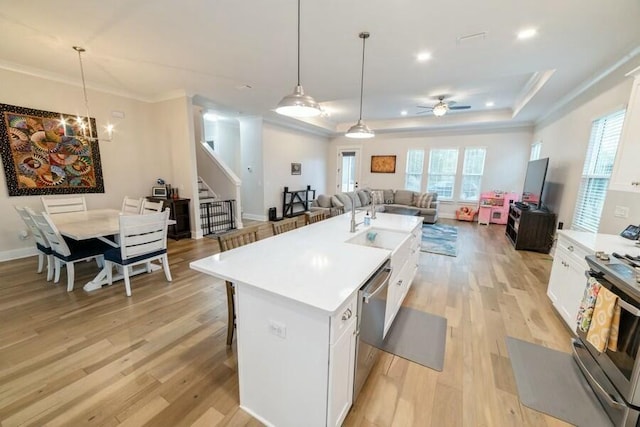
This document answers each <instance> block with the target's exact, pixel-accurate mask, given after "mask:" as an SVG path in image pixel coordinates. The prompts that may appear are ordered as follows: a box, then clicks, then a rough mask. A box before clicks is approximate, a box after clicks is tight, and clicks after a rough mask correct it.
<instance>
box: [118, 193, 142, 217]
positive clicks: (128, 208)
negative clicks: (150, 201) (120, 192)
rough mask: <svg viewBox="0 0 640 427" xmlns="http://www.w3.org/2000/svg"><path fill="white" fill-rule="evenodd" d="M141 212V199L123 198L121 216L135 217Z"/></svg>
mask: <svg viewBox="0 0 640 427" xmlns="http://www.w3.org/2000/svg"><path fill="white" fill-rule="evenodd" d="M141 211H142V199H132V198H130V197H127V196H124V200H123V201H122V210H121V211H120V212H122V213H123V214H129V215H135V214H139V213H140V212H141Z"/></svg>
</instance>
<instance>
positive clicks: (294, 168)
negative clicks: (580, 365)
mask: <svg viewBox="0 0 640 427" xmlns="http://www.w3.org/2000/svg"><path fill="white" fill-rule="evenodd" d="M291 175H302V163H291Z"/></svg>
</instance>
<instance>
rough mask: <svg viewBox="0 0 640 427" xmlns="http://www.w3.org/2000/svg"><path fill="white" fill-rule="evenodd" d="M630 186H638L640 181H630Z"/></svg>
mask: <svg viewBox="0 0 640 427" xmlns="http://www.w3.org/2000/svg"><path fill="white" fill-rule="evenodd" d="M631 185H633V186H638V185H640V181H632V182H631Z"/></svg>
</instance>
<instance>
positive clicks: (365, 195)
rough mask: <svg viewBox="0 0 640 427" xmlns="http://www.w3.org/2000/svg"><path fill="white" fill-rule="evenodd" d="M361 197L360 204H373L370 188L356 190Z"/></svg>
mask: <svg viewBox="0 0 640 427" xmlns="http://www.w3.org/2000/svg"><path fill="white" fill-rule="evenodd" d="M356 193H357V194H358V197H359V198H360V206H369V205H370V204H371V197H370V196H369V191H368V190H358V191H357V192H356Z"/></svg>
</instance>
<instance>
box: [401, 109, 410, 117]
mask: <svg viewBox="0 0 640 427" xmlns="http://www.w3.org/2000/svg"><path fill="white" fill-rule="evenodd" d="M400 114H401V115H402V116H406V115H407V114H408V112H407V110H402V111H400Z"/></svg>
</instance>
